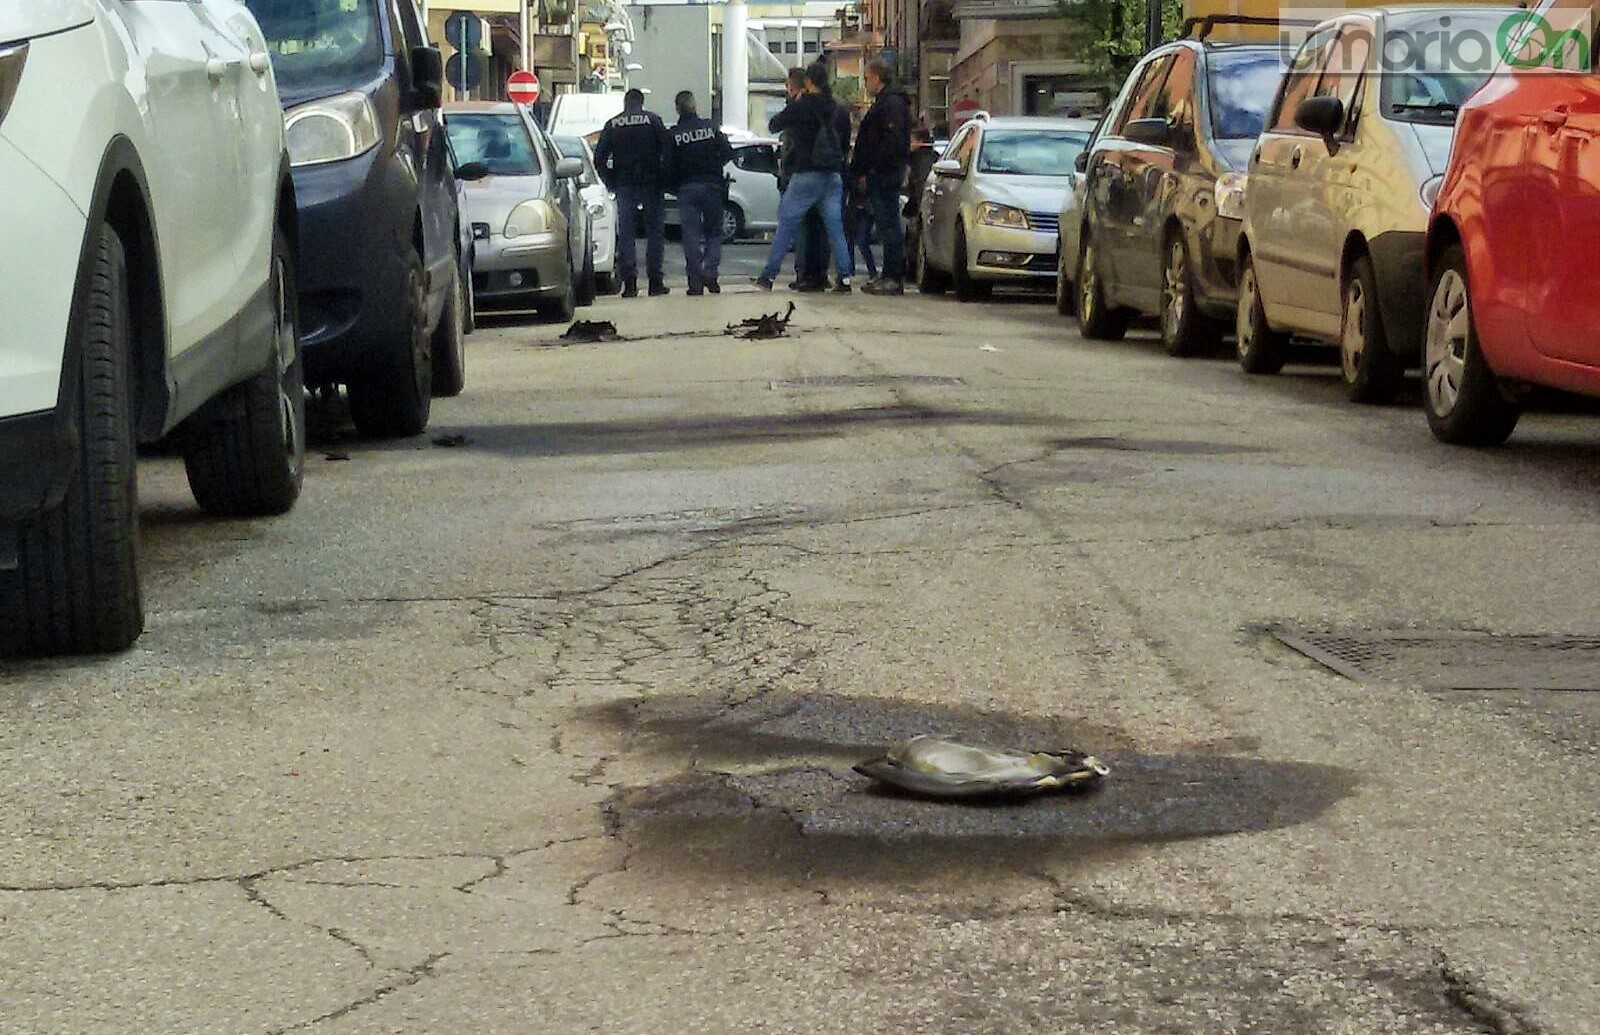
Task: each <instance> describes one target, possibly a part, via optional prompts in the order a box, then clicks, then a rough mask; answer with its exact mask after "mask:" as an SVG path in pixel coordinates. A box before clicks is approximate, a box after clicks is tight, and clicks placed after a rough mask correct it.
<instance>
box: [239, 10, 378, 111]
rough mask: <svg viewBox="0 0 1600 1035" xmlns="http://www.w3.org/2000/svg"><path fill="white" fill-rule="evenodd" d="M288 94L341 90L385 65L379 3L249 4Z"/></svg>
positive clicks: (361, 80) (355, 83) (279, 82)
mask: <svg viewBox="0 0 1600 1035" xmlns="http://www.w3.org/2000/svg"><path fill="white" fill-rule="evenodd" d="M246 3H247V4H248V5H249V7H250V10H251V12H252V13H253V14H254V15H255V16H256V21H258V22H260V23H261V31H262V32H263V33H265V34H266V37H267V49H268V50H269V51H270V52H271V54H272V67H273V71H274V72H275V73H276V74H277V79H278V85H279V87H280V88H282V89H283V90H284V91H285V92H286V93H312V92H315V91H317V90H319V89H321V90H342V89H346V88H348V87H350V86H354V85H357V84H359V83H361V82H364V81H365V80H367V79H368V78H370V77H371V76H373V75H374V74H375V73H376V72H377V69H378V67H379V65H381V64H382V62H383V33H382V32H381V31H380V30H379V28H378V7H377V2H376V0H246Z"/></svg>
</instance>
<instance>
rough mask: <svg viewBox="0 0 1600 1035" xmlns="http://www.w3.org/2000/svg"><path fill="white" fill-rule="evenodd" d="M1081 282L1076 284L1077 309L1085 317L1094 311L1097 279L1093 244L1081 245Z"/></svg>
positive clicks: (1097, 285)
mask: <svg viewBox="0 0 1600 1035" xmlns="http://www.w3.org/2000/svg"><path fill="white" fill-rule="evenodd" d="M1078 279H1079V280H1080V281H1081V282H1082V283H1081V284H1080V285H1079V286H1078V309H1079V310H1080V311H1081V312H1082V313H1083V315H1084V316H1085V317H1086V318H1087V317H1088V316H1089V314H1090V313H1092V312H1093V311H1094V296H1095V291H1096V290H1097V289H1098V287H1099V281H1098V279H1097V278H1096V276H1095V272H1094V245H1093V244H1086V245H1084V246H1083V276H1081V277H1079V278H1078Z"/></svg>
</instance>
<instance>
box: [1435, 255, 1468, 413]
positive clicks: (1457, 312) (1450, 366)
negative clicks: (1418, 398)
mask: <svg viewBox="0 0 1600 1035" xmlns="http://www.w3.org/2000/svg"><path fill="white" fill-rule="evenodd" d="M1471 329H1472V310H1471V307H1470V305H1469V300H1468V298H1467V285H1466V281H1465V280H1463V279H1462V277H1461V274H1460V273H1459V272H1457V271H1456V270H1445V272H1444V275H1443V276H1441V277H1440V278H1439V286H1438V287H1437V288H1436V289H1435V290H1434V293H1433V300H1432V302H1431V303H1430V304H1429V306H1428V333H1427V341H1426V346H1425V356H1426V360H1425V361H1426V364H1427V371H1426V377H1425V379H1424V380H1425V381H1426V382H1427V385H1428V405H1429V406H1430V407H1432V409H1433V412H1434V413H1436V414H1438V415H1439V416H1441V417H1447V416H1449V415H1450V413H1451V412H1452V411H1453V410H1454V409H1455V406H1456V401H1457V400H1458V399H1459V398H1460V397H1461V382H1462V378H1463V376H1464V375H1465V373H1466V368H1467V337H1468V335H1469V334H1470V332H1471Z"/></svg>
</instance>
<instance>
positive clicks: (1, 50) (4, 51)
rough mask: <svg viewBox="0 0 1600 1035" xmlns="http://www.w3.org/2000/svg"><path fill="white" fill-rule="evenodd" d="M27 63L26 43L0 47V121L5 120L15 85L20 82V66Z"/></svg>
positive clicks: (15, 89) (14, 92)
mask: <svg viewBox="0 0 1600 1035" xmlns="http://www.w3.org/2000/svg"><path fill="white" fill-rule="evenodd" d="M27 63H28V45H27V44H26V43H17V44H13V45H12V46H9V47H0V123H4V122H5V121H6V113H7V112H9V111H10V110H11V102H12V100H14V99H15V98H16V96H17V85H18V84H19V83H21V82H22V66H23V65H25V64H27Z"/></svg>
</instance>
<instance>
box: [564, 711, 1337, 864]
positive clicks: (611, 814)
mask: <svg viewBox="0 0 1600 1035" xmlns="http://www.w3.org/2000/svg"><path fill="white" fill-rule="evenodd" d="M1066 703H1067V704H1068V705H1069V706H1070V699H1069V700H1068V701H1067V702H1066ZM595 711H596V714H597V715H598V716H599V717H601V718H603V719H605V720H607V721H609V722H612V723H617V724H620V725H622V727H623V728H624V729H625V730H626V731H627V732H628V734H629V737H628V740H629V750H630V751H633V752H649V753H654V752H658V753H661V754H666V755H678V756H682V757H685V758H686V759H687V761H688V764H689V766H690V768H689V769H688V770H687V771H683V772H679V773H678V774H676V775H673V776H670V777H668V778H666V779H664V780H661V781H659V782H657V783H654V784H651V785H648V786H643V787H631V788H623V789H620V790H618V791H617V792H616V793H615V794H614V795H613V796H612V797H611V799H610V800H609V801H608V802H607V804H606V815H607V819H608V822H609V824H610V827H611V829H612V832H613V833H614V834H615V835H616V836H619V837H621V838H623V839H624V840H626V841H627V842H628V843H629V844H630V845H631V846H632V847H633V848H634V850H635V852H636V853H641V857H642V856H648V857H650V858H652V859H656V860H658V861H659V862H660V863H661V864H664V865H671V866H673V867H674V868H680V867H681V868H683V869H684V871H685V872H699V871H716V872H720V873H724V874H726V873H729V872H730V871H731V872H733V873H736V874H740V875H742V876H744V877H748V878H752V879H753V878H756V877H758V876H760V875H762V874H766V875H774V876H788V877H797V878H798V877H804V878H805V879H813V878H816V879H826V878H827V877H828V876H830V875H833V876H847V875H848V876H852V877H858V878H859V877H871V878H874V879H881V880H885V881H893V880H896V879H897V878H899V877H909V875H910V871H915V873H914V876H915V879H917V880H922V879H925V878H927V877H928V876H929V875H930V874H932V873H935V872H939V873H949V874H956V873H967V872H972V871H989V870H995V871H1001V870H1003V871H1011V872H1016V871H1019V870H1020V871H1022V872H1027V871H1028V870H1029V868H1038V867H1039V866H1040V865H1042V863H1043V862H1045V861H1049V860H1059V859H1062V858H1067V859H1080V858H1081V859H1088V858H1102V857H1109V856H1113V855H1118V854H1122V853H1124V852H1126V851H1129V850H1131V849H1133V848H1136V847H1138V846H1140V845H1146V844H1159V843H1165V842H1174V841H1181V840H1186V839H1192V838H1201V837H1217V836H1222V835H1227V834H1235V833H1243V832H1250V831H1261V830H1270V829H1276V828H1279V827H1286V826H1293V825H1295V824H1298V823H1304V822H1307V821H1310V820H1312V819H1315V818H1316V817H1317V816H1319V815H1321V814H1322V813H1323V812H1324V811H1326V810H1327V809H1328V808H1330V807H1332V806H1333V805H1334V804H1335V803H1336V802H1338V801H1339V800H1340V799H1342V798H1344V797H1345V796H1347V795H1348V794H1350V793H1351V792H1352V790H1353V789H1354V788H1355V786H1356V778H1355V774H1353V773H1351V772H1349V771H1347V770H1343V769H1338V768H1334V767H1329V766H1322V765H1312V764H1307V763H1300V762H1290V761H1274V760H1268V759H1261V758H1254V757H1249V756H1246V755H1231V754H1217V755H1208V754H1199V753H1177V754H1153V753H1146V752H1141V751H1139V750H1137V749H1136V747H1135V746H1134V745H1133V744H1132V743H1131V741H1130V740H1129V738H1128V737H1127V736H1126V735H1124V734H1121V733H1119V732H1118V731H1116V730H1115V729H1112V728H1109V727H1107V726H1104V725H1098V724H1095V723H1091V722H1077V721H1074V720H1071V719H1067V718H1062V717H1046V716H1025V715H1014V714H1009V713H1004V712H996V711H979V710H975V709H963V708H955V707H950V706H944V705H936V704H928V703H925V702H920V701H907V700H889V699H883V698H858V697H844V696H838V695H830V694H815V695H811V694H802V695H776V694H773V695H767V696H764V697H761V698H757V699H755V700H753V701H750V702H747V703H743V704H740V703H732V704H730V703H728V702H726V701H719V700H715V699H712V698H708V697H679V698H650V699H645V700H641V701H634V702H623V703H621V704H613V705H607V706H605V707H603V708H600V709H596V710H595ZM931 731H939V732H943V733H949V734H951V735H954V736H957V737H960V738H963V739H968V740H973V741H979V742H988V743H996V744H1006V745H1014V746H1018V747H1026V748H1034V749H1046V748H1050V749H1062V748H1069V747H1070V748H1077V749H1081V750H1086V751H1092V752H1094V753H1095V754H1096V755H1098V756H1099V757H1100V758H1102V759H1103V760H1104V761H1106V762H1107V763H1108V764H1109V765H1110V766H1111V767H1112V774H1111V776H1110V777H1109V778H1107V780H1106V781H1105V782H1104V784H1103V785H1102V786H1101V787H1099V788H1098V789H1096V790H1093V791H1089V792H1086V793H1082V794H1075V795H1063V796H1047V797H1041V798H1036V799H1033V800H1030V801H1026V802H1021V803H1012V804H991V805H954V804H950V803H940V802H930V801H924V800H919V799H916V798H910V797H906V796H903V795H899V794H895V793H893V792H889V791H885V790H882V789H879V788H877V787H876V786H875V785H874V784H872V782H871V781H869V780H866V779H865V778H863V777H859V776H857V775H855V774H853V773H851V772H850V771H849V763H850V762H852V761H858V760H859V759H860V758H861V757H864V756H865V753H867V752H870V751H873V750H876V749H878V748H881V747H882V746H883V745H884V744H886V743H889V742H892V741H894V740H898V739H902V738H904V737H908V736H911V735H914V734H917V733H926V732H931ZM764 761H770V762H771V763H773V765H772V767H771V768H766V769H755V770H751V769H750V768H749V767H750V766H758V765H759V764H760V763H761V762H764Z"/></svg>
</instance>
